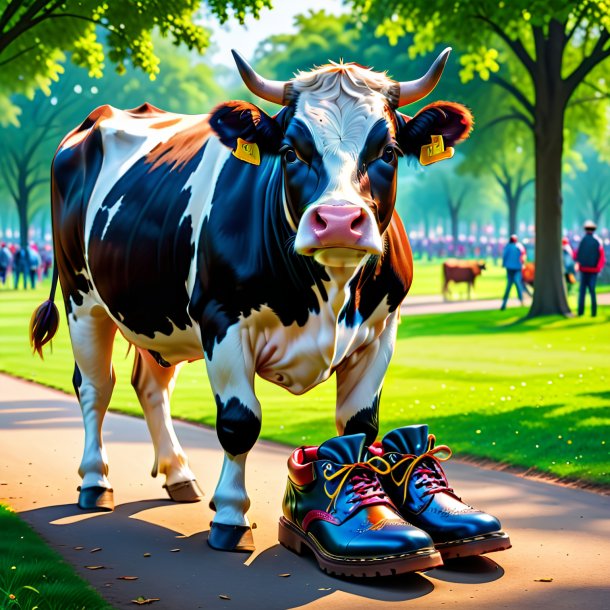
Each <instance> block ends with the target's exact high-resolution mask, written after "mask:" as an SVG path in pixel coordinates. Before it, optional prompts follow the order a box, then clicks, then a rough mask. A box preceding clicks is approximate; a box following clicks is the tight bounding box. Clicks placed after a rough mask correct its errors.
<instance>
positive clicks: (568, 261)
mask: <svg viewBox="0 0 610 610" xmlns="http://www.w3.org/2000/svg"><path fill="white" fill-rule="evenodd" d="M561 255H562V256H563V276H564V277H565V280H566V286H567V288H568V294H570V293H571V292H572V286H573V285H574V284H576V275H575V274H576V266H575V263H574V250H572V246H571V245H570V240H569V239H568V238H567V237H564V238H563V239H562V240H561Z"/></svg>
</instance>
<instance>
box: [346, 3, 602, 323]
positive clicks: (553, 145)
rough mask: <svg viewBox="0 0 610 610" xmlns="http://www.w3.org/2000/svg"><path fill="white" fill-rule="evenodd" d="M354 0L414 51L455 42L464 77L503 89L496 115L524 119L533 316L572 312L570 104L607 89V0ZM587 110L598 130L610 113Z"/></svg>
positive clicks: (589, 100)
mask: <svg viewBox="0 0 610 610" xmlns="http://www.w3.org/2000/svg"><path fill="white" fill-rule="evenodd" d="M350 1H351V3H352V4H353V5H354V7H355V8H356V9H357V10H358V11H359V13H360V16H361V19H363V20H365V21H366V20H373V21H374V22H375V23H378V32H379V33H384V34H386V35H387V36H388V38H389V39H390V41H394V40H396V39H397V37H398V36H400V35H403V34H404V33H412V34H413V43H412V44H411V46H410V49H409V51H410V53H411V54H412V55H413V56H416V55H418V54H422V53H425V52H427V51H429V50H431V49H432V48H434V46H435V44H437V42H438V41H439V40H450V41H451V42H452V43H455V44H457V45H458V46H459V47H460V48H461V49H462V50H463V51H464V55H463V57H462V64H463V70H462V78H463V80H465V81H467V80H469V79H471V78H473V77H474V76H475V75H478V76H479V77H480V78H481V79H483V80H490V81H492V82H493V83H495V84H496V85H498V86H499V87H501V88H502V89H503V90H504V92H505V93H506V94H507V95H508V96H509V98H510V99H511V107H510V111H509V112H508V113H505V114H504V115H503V116H502V117H501V118H502V119H503V120H513V121H520V122H522V123H523V124H524V125H526V126H527V127H528V128H529V129H530V131H531V134H532V136H533V138H534V150H535V163H536V165H535V175H536V183H535V189H536V223H535V224H536V265H537V269H538V272H537V273H536V291H535V294H534V300H533V304H532V308H531V310H530V316H537V315H546V314H557V313H559V314H564V315H567V314H569V313H570V309H569V306H568V303H567V298H566V289H565V284H564V282H563V264H562V257H561V235H562V229H563V226H562V220H563V209H562V203H563V198H562V191H561V188H562V163H563V153H564V144H565V137H566V133H565V131H566V127H569V125H567V123H566V109H567V108H568V106H570V105H580V104H587V103H590V104H594V103H595V101H597V100H599V99H603V98H607V97H608V95H609V90H608V86H607V83H606V80H605V72H604V70H603V65H602V64H603V62H604V61H605V60H606V59H607V58H608V57H609V56H610V31H609V29H610V3H607V2H602V1H598V0H579V1H574V0H536V2H532V1H531V0H514V1H512V0H511V2H506V1H504V0H471V1H470V2H456V1H455V0H439V1H438V2H434V3H430V2H428V1H426V0H350ZM505 66H508V67H509V69H504V70H503V67H505ZM510 66H512V69H510ZM589 114H590V115H591V116H593V117H594V120H592V121H591V123H592V124H595V125H596V127H597V129H598V130H599V127H600V126H601V125H603V126H604V131H607V127H608V121H609V120H610V119H609V117H608V114H607V113H605V112H604V109H603V108H601V109H600V107H599V106H597V107H596V106H595V105H593V108H592V109H591V110H589ZM498 118H500V117H498ZM598 140H603V138H599V137H598Z"/></svg>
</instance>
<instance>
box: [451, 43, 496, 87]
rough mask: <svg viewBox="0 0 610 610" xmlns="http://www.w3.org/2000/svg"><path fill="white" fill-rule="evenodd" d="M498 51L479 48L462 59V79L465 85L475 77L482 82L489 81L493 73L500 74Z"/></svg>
mask: <svg viewBox="0 0 610 610" xmlns="http://www.w3.org/2000/svg"><path fill="white" fill-rule="evenodd" d="M497 59H498V51H497V50H496V49H493V48H492V49H488V48H486V47H479V48H478V49H476V50H475V51H473V52H472V53H465V54H464V55H462V56H461V57H460V63H461V64H462V66H464V67H463V68H462V69H461V70H460V78H461V80H462V82H463V83H467V82H469V81H471V80H472V79H473V78H474V77H475V75H478V76H479V78H480V79H481V80H485V81H486V80H489V76H490V73H491V72H498V71H499V70H500V64H499V63H498V62H497Z"/></svg>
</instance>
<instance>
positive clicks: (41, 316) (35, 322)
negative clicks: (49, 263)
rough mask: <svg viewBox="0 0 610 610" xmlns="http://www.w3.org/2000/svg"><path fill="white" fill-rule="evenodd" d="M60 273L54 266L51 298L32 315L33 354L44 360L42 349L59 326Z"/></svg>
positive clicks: (31, 338)
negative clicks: (57, 290) (56, 299)
mask: <svg viewBox="0 0 610 610" xmlns="http://www.w3.org/2000/svg"><path fill="white" fill-rule="evenodd" d="M57 280H58V271H57V264H55V265H53V279H52V280H51V293H50V294H49V298H48V299H47V300H46V301H45V302H44V303H43V304H42V305H39V306H38V308H37V309H36V311H34V313H33V314H32V319H31V320H30V345H31V346H32V352H38V355H39V356H40V357H41V358H42V359H43V360H44V357H43V355H42V348H43V347H44V346H45V345H46V344H47V343H49V341H51V339H52V338H53V337H54V336H55V333H56V332H57V327H58V326H59V310H58V309H57V305H55V302H54V301H55V290H56V289H57Z"/></svg>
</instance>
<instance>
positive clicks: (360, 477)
mask: <svg viewBox="0 0 610 610" xmlns="http://www.w3.org/2000/svg"><path fill="white" fill-rule="evenodd" d="M365 442H366V437H365V435H364V434H353V435H348V436H339V437H336V438H332V439H330V440H328V441H326V442H325V443H324V444H322V445H320V447H301V448H300V449H297V450H296V451H294V452H293V454H292V455H291V456H290V459H289V460H288V485H287V487H286V494H285V496H284V502H283V512H284V516H283V517H281V518H280V526H279V541H280V542H281V543H282V544H283V545H284V546H285V547H287V548H289V549H290V550H292V551H295V552H296V553H299V554H302V553H303V551H304V550H306V549H309V550H310V551H311V552H312V553H313V554H314V556H315V557H316V560H317V561H318V564H319V565H320V567H321V568H322V570H324V571H325V572H328V573H330V574H335V575H341V576H386V575H392V574H402V573H405V572H414V571H416V570H428V569H430V568H434V567H436V566H439V565H441V563H442V561H441V557H440V554H439V553H438V552H437V551H436V550H435V548H434V543H433V542H432V539H431V538H430V536H428V534H426V533H425V532H423V531H422V530H420V529H418V528H416V527H413V526H412V525H409V524H408V523H406V522H405V521H404V519H402V517H401V516H400V515H399V514H398V511H397V510H396V507H395V506H394V505H393V504H392V502H391V501H390V499H389V498H388V496H387V495H386V493H385V492H384V490H383V488H382V487H381V483H380V482H379V479H378V478H377V474H378V473H379V472H389V470H390V466H389V464H388V463H387V462H385V460H384V459H383V458H378V457H370V456H369V455H368V454H367V452H366V448H365Z"/></svg>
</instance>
